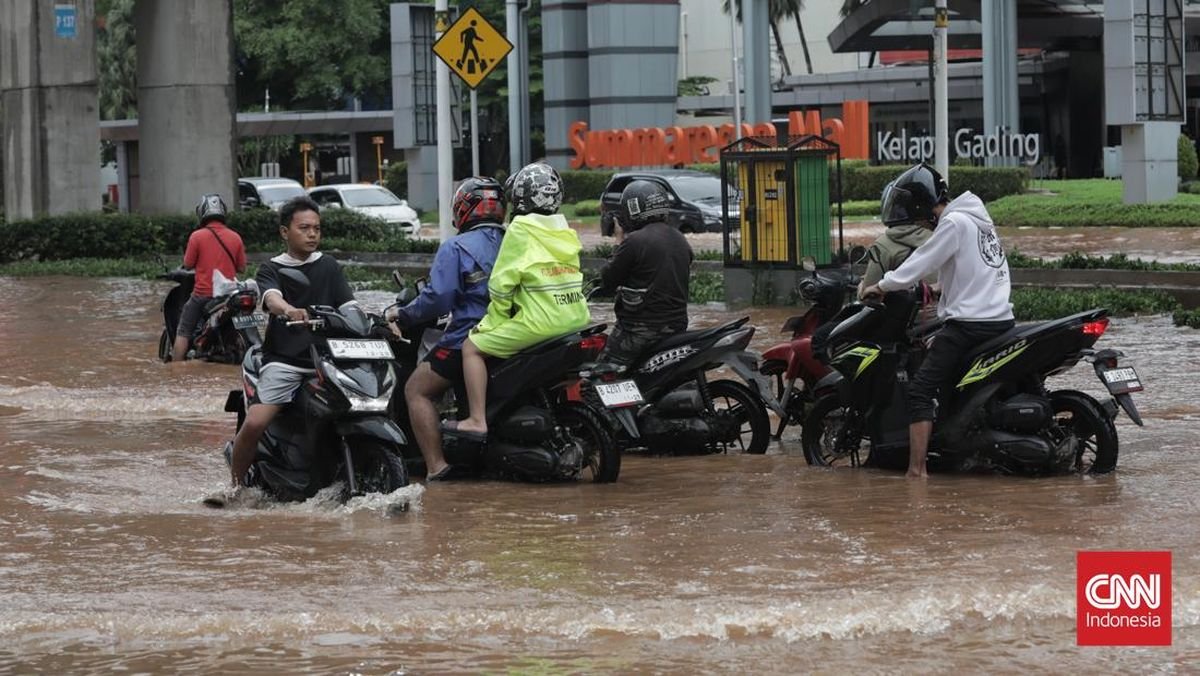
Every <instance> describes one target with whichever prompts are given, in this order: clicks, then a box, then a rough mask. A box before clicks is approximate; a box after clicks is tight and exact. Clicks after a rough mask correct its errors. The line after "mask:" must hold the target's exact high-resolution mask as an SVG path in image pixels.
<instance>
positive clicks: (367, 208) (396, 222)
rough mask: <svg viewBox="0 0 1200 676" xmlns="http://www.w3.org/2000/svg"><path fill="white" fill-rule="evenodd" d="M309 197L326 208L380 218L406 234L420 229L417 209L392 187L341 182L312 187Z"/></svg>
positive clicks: (411, 233)
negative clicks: (401, 197) (396, 193)
mask: <svg viewBox="0 0 1200 676" xmlns="http://www.w3.org/2000/svg"><path fill="white" fill-rule="evenodd" d="M308 195H309V197H312V198H313V201H315V202H316V203H317V206H319V207H321V210H322V211H323V210H325V209H350V210H352V211H357V212H358V213H360V214H366V215H368V216H374V217H376V218H381V219H383V220H384V221H386V222H387V223H388V225H390V226H392V227H393V228H395V229H397V230H398V231H400V232H403V233H404V234H406V235H415V234H417V232H418V231H420V229H421V221H420V219H418V218H417V212H416V211H415V210H414V209H413V208H412V207H410V206H408V202H407V201H405V200H402V199H400V198H399V197H396V195H395V194H393V193H392V191H391V190H388V189H387V188H384V187H382V186H378V185H369V184H365V183H340V184H337V185H322V186H317V187H315V188H309V190H308Z"/></svg>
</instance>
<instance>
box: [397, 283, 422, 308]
mask: <svg viewBox="0 0 1200 676" xmlns="http://www.w3.org/2000/svg"><path fill="white" fill-rule="evenodd" d="M416 298H417V290H416V289H414V288H412V287H411V286H406V287H404V288H403V289H401V290H400V293H399V294H397V295H396V304H397V305H408V304H409V303H411V302H413V301H414V300H416Z"/></svg>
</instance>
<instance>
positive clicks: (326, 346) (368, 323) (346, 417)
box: [225, 269, 408, 501]
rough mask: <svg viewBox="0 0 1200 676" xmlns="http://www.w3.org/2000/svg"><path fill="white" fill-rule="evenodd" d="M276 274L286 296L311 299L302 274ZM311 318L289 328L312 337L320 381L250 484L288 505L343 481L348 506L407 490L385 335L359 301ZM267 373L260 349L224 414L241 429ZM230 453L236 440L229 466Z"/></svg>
mask: <svg viewBox="0 0 1200 676" xmlns="http://www.w3.org/2000/svg"><path fill="white" fill-rule="evenodd" d="M279 274H280V278H281V282H282V283H283V284H284V285H285V287H286V288H285V293H286V295H287V297H288V298H296V299H302V298H303V297H304V296H305V294H306V292H307V289H308V284H309V282H308V279H307V277H305V276H304V274H303V273H301V272H299V271H297V270H290V269H284V270H281V271H280V273H279ZM300 305H303V303H300ZM308 314H309V317H311V318H312V319H310V320H308V321H305V322H287V325H288V326H289V327H292V328H293V330H304V329H308V330H311V331H312V332H313V345H312V348H311V354H312V361H313V364H314V365H315V371H316V373H314V374H313V375H312V376H311V377H310V378H309V379H308V381H307V382H306V383H305V384H304V385H303V386H302V387H301V388H300V390H299V391H298V392H297V394H296V398H295V399H294V400H293V401H292V403H291V404H289V405H288V406H287V407H286V408H285V409H284V410H283V411H282V412H281V413H280V414H279V415H278V416H276V418H275V419H274V420H273V421H272V422H271V425H270V426H269V427H268V428H267V430H266V432H264V433H263V436H262V439H261V440H260V441H259V444H258V452H257V455H256V457H255V461H254V464H253V465H252V466H251V468H250V471H249V473H248V476H247V477H246V483H247V484H248V485H251V486H259V487H261V488H263V490H265V491H266V492H268V493H270V494H271V495H273V496H274V497H276V498H277V499H279V500H284V501H293V500H305V499H308V498H310V497H312V496H313V495H315V494H316V493H317V491H319V490H321V489H322V488H325V487H327V486H329V485H331V484H332V483H333V482H334V481H338V480H341V481H342V482H343V490H342V495H341V497H342V499H343V500H344V499H348V498H349V497H351V496H355V495H362V494H366V493H390V492H392V491H394V490H396V489H398V488H401V487H403V486H406V485H407V484H408V472H407V470H406V468H405V466H404V462H403V460H402V458H401V453H400V452H401V449H402V448H404V447H405V446H406V445H407V444H408V438H407V437H406V436H405V434H404V432H403V431H401V430H400V429H399V428H398V427H397V426H396V424H395V423H394V422H393V421H392V420H391V418H390V417H389V416H388V405H389V403H390V402H391V399H392V395H393V392H394V391H395V389H396V387H397V378H396V374H395V369H394V368H393V367H392V360H393V358H394V355H393V353H392V350H391V347H390V346H389V344H388V342H387V341H386V340H383V339H381V337H380V336H382V335H383V333H385V332H387V329H386V328H385V327H384V326H383V323H382V321H381V320H380V319H379V318H376V317H371V316H369V315H367V314H366V313H365V312H364V311H363V310H362V309H361V308H360V307H359V306H358V304H357V303H347V304H345V305H343V306H341V307H340V308H333V307H328V306H312V307H309V308H308ZM250 330H251V329H248V330H247V332H249V331H250ZM253 330H254V331H256V330H257V329H253ZM252 337H253V336H252V335H248V336H247V340H251V339H252ZM261 372H262V349H261V345H257V344H256V345H254V346H253V347H252V348H251V349H250V350H249V351H248V352H247V353H246V357H245V359H244V361H243V362H242V380H243V387H244V389H243V390H233V391H231V392H230V393H229V397H228V399H227V400H226V402H225V410H226V411H227V412H231V413H237V414H238V420H237V429H239V430H240V429H241V427H242V423H243V422H244V421H245V416H246V402H247V400H251V399H252V398H253V397H254V394H255V391H256V389H257V387H258V380H259V375H260V374H261ZM232 448H233V446H232V442H230V443H229V444H226V447H225V460H226V462H227V463H228V462H230V460H231V457H230V456H231V453H232Z"/></svg>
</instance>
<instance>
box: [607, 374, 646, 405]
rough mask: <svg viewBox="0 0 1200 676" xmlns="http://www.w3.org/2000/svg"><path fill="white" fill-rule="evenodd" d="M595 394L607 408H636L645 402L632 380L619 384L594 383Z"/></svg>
mask: <svg viewBox="0 0 1200 676" xmlns="http://www.w3.org/2000/svg"><path fill="white" fill-rule="evenodd" d="M596 392H597V394H599V395H600V401H601V402H603V403H604V405H605V406H607V407H608V408H624V407H626V406H636V405H637V404H640V403H642V402H643V401H645V400H644V399H642V391H641V390H639V389H638V386H637V383H635V382H633V381H632V380H622V381H621V382H619V383H596Z"/></svg>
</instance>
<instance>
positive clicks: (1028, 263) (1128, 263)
mask: <svg viewBox="0 0 1200 676" xmlns="http://www.w3.org/2000/svg"><path fill="white" fill-rule="evenodd" d="M1008 265H1009V267H1013V268H1041V269H1052V270H1140V271H1153V272H1197V271H1200V265H1196V264H1193V263H1160V262H1158V261H1146V260H1142V259H1141V258H1130V257H1128V256H1126V255H1125V254H1114V255H1112V256H1093V255H1090V254H1085V253H1082V252H1079V251H1072V252H1070V253H1068V254H1065V255H1064V256H1063V257H1062V258H1058V259H1054V260H1046V259H1044V258H1037V257H1034V256H1026V255H1025V254H1023V253H1021V252H1020V251H1013V252H1011V253H1010V254H1009V255H1008Z"/></svg>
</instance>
